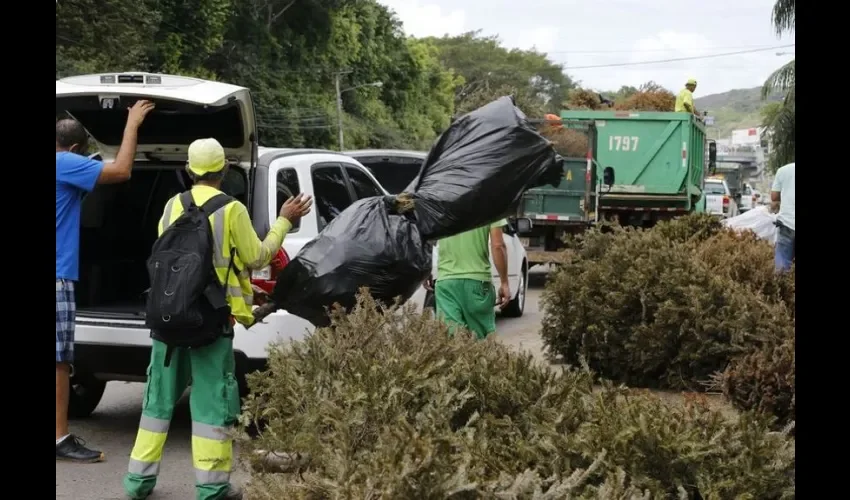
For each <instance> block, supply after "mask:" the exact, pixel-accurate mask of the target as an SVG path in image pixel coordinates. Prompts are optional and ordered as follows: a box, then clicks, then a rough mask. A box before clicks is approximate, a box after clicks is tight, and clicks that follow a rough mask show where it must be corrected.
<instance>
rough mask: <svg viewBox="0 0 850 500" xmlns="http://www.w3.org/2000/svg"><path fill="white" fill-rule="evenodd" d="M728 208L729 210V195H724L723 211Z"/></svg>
mask: <svg viewBox="0 0 850 500" xmlns="http://www.w3.org/2000/svg"><path fill="white" fill-rule="evenodd" d="M727 210H729V197H728V196H724V197H723V211H724V212H725V211H727Z"/></svg>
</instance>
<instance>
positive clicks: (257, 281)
mask: <svg viewBox="0 0 850 500" xmlns="http://www.w3.org/2000/svg"><path fill="white" fill-rule="evenodd" d="M287 264H289V255H288V254H287V253H286V250H284V249H282V248H281V249H280V250H278V251H277V255H275V256H274V258H273V259H272V261H271V263H270V264H269V265H268V266H266V267H264V268H262V269H257V270H255V271H253V272H251V283H252V284H254V286H257V287H259V288H261V289H262V290H263V291H264V292H266V293H268V294H271V293H272V290H274V285H275V283H276V282H277V275H278V273H280V272H281V271H282V270H283V268H284V267H286V266H287ZM263 302H265V301H264V300H263V299H262V297H260V296H258V295H257V294H255V295H254V305H257V306H261V305H263Z"/></svg>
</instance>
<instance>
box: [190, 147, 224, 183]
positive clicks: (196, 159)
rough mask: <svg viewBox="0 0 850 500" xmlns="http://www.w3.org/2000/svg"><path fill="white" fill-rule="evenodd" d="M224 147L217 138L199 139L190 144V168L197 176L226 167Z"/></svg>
mask: <svg viewBox="0 0 850 500" xmlns="http://www.w3.org/2000/svg"><path fill="white" fill-rule="evenodd" d="M224 164H225V159H224V148H223V147H221V144H219V142H218V141H217V140H215V139H212V138H209V139H198V140H196V141H195V142H193V143H192V144H189V165H188V166H189V170H191V171H192V173H193V174H195V175H197V176H201V175H204V174H209V173H212V172H219V171H221V169H223V168H224Z"/></svg>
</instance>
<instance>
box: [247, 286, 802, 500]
mask: <svg viewBox="0 0 850 500" xmlns="http://www.w3.org/2000/svg"><path fill="white" fill-rule="evenodd" d="M270 354H271V356H270V368H269V370H268V371H267V372H264V373H261V374H258V375H256V376H253V377H251V380H250V383H251V386H252V388H253V390H254V394H253V395H252V396H251V397H250V398H249V399H248V400H247V402H246V405H245V408H244V413H243V419H244V420H246V421H252V420H254V421H255V420H257V419H263V420H265V421H266V423H267V427H266V429H265V431H264V432H262V433H261V434H260V436H259V437H258V439H256V440H254V441H248V442H245V443H244V446H243V452H246V453H248V454H249V455H251V453H252V450H256V449H264V450H278V451H281V452H289V451H293V452H295V451H297V452H300V453H305V454H308V455H309V456H310V457H311V462H310V464H309V465H308V466H306V467H305V468H304V469H303V470H300V471H299V472H298V473H294V474H261V473H255V476H254V478H253V479H252V485H253V486H252V487H253V491H252V498H263V499H280V498H286V499H310V500H320V499H321V500H324V499H340V500H341V499H350V498H358V499H387V500H390V499H399V500H402V499H410V498H416V499H423V500H430V499H434V500H437V499H440V500H442V499H455V500H460V499H493V500H496V499H517V500H519V499H537V500H543V499H551V500H556V499H558V500H560V499H564V498H572V499H599V498H601V499H610V500H614V499H617V500H626V499H662V498H664V499H666V498H745V497H746V498H759V499H779V498H793V496H794V491H795V477H794V446H793V442H792V440H790V438H788V436H786V435H783V434H781V433H775V432H769V431H768V429H767V426H766V422H765V421H764V420H763V419H761V418H758V417H754V416H745V417H743V418H742V419H741V420H740V421H739V422H736V423H730V422H728V421H727V420H726V419H724V418H723V417H722V416H721V415H720V414H718V413H715V412H713V411H710V410H709V409H708V408H706V407H705V406H703V405H700V404H698V403H697V402H694V403H693V404H690V405H687V406H686V407H679V406H676V407H671V406H668V405H666V404H665V403H663V402H661V401H660V400H659V399H657V398H655V397H651V396H645V395H633V394H630V393H629V392H628V391H627V390H625V389H623V388H616V387H613V386H611V385H605V386H603V387H602V388H601V389H596V390H594V389H593V385H592V383H593V380H592V377H591V376H589V375H588V374H587V373H585V372H581V371H564V372H561V371H560V370H559V371H554V370H552V369H549V368H546V367H541V366H540V365H539V364H536V363H535V362H534V361H533V360H532V358H531V357H530V356H529V355H520V354H516V353H513V352H511V351H509V350H508V349H507V348H505V347H503V346H501V345H500V344H498V343H497V342H495V341H494V340H492V339H490V340H487V341H482V342H475V341H474V340H472V339H471V338H470V336H469V335H457V336H455V338H449V335H448V332H447V330H446V328H445V327H444V326H443V325H442V324H441V323H439V322H437V321H436V320H434V319H433V318H432V317H431V316H430V315H421V314H418V313H416V312H415V311H413V310H412V309H411V308H406V309H405V310H402V311H392V312H389V313H388V312H386V311H380V310H379V308H378V306H377V305H376V304H375V302H374V301H373V300H372V299H370V298H368V297H367V296H363V295H362V296H361V297H360V299H359V303H358V306H357V307H356V308H355V309H354V311H352V312H351V314H349V315H343V314H342V313H340V312H337V313H336V314H335V315H334V317H333V326H332V327H331V328H325V329H318V330H317V331H316V332H315V333H314V334H313V335H311V336H309V337H307V338H306V339H305V340H304V341H303V342H299V343H294V344H291V345H288V346H278V347H276V348H274V349H273V350H272V351H271V353H270ZM246 423H247V422H246Z"/></svg>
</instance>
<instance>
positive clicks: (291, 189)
mask: <svg viewBox="0 0 850 500" xmlns="http://www.w3.org/2000/svg"><path fill="white" fill-rule="evenodd" d="M300 192H301V185H300V184H299V183H298V172H296V171H295V169H292V168H282V169H280V170H279V171H278V172H277V212H275V217H277V214H279V213H280V207H282V206H283V203H284V202H285V201H286V199H287V198H289V197H290V196H295V195H296V194H298V193H300ZM299 227H301V221H300V220H299V221H298V222H296V223H295V224H293V225H292V229H290V230H289V232H290V233H294V232H295V231H298V228H299Z"/></svg>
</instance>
